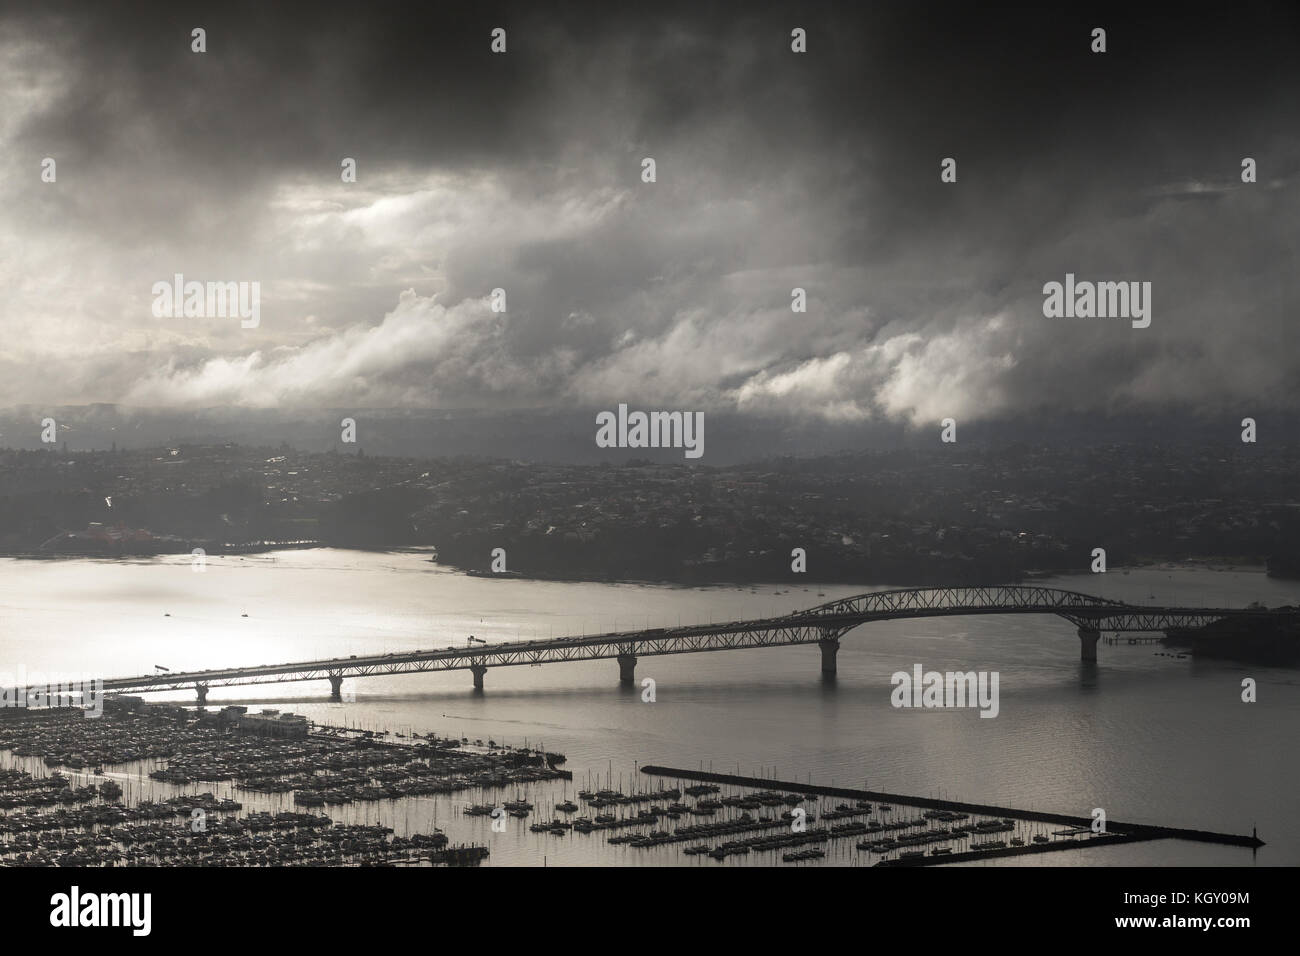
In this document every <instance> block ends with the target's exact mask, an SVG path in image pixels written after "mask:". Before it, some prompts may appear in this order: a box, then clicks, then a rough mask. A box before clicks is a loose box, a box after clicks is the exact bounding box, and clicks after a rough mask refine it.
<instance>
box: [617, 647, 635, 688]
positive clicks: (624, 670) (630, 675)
mask: <svg viewBox="0 0 1300 956" xmlns="http://www.w3.org/2000/svg"><path fill="white" fill-rule="evenodd" d="M618 682H619V683H620V684H628V685H631V684H635V683H636V655H635V654H620V655H618Z"/></svg>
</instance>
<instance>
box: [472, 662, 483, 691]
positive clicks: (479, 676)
mask: <svg viewBox="0 0 1300 956" xmlns="http://www.w3.org/2000/svg"><path fill="white" fill-rule="evenodd" d="M469 672H470V673H471V674H473V675H474V689H475V690H476V691H480V692H481V691H482V690H483V675H484V674H486V673H487V665H486V664H470V665H469Z"/></svg>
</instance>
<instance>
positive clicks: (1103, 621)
mask: <svg viewBox="0 0 1300 956" xmlns="http://www.w3.org/2000/svg"><path fill="white" fill-rule="evenodd" d="M967 614H1055V615H1056V616H1057V617H1062V618H1065V619H1066V620H1067V621H1069V622H1070V623H1072V624H1073V625H1075V627H1076V628H1077V632H1078V637H1079V647H1080V654H1081V657H1082V659H1083V660H1085V661H1095V660H1096V659H1097V643H1098V641H1099V639H1100V638H1101V636H1102V634H1103V633H1106V634H1120V633H1131V634H1160V633H1162V632H1167V631H1169V630H1171V629H1182V628H1198V627H1202V626H1204V625H1206V624H1209V623H1212V622H1214V621H1220V620H1224V619H1227V618H1247V619H1256V620H1261V621H1269V620H1271V621H1276V620H1278V619H1297V618H1300V612H1297V611H1295V610H1290V609H1280V610H1268V609H1261V608H1244V609H1243V608H1198V607H1146V606H1138V605H1132V604H1126V603H1124V602H1122V601H1112V600H1109V599H1106V598H1100V597H1095V596H1093V595H1090V594H1081V593H1079V592H1077V591H1066V590H1061V589H1059V588H1047V587H1034V586H1021V585H1008V586H999V587H948V588H900V589H896V590H890V591H873V592H870V593H867V594H859V595H857V596H855V597H849V598H843V599H840V600H836V601H830V602H828V603H826V604H820V605H818V606H816V607H812V608H808V609H807V610H804V611H796V612H794V613H791V614H787V615H784V616H780V617H767V618H757V619H752V620H740V621H728V622H723V623H711V624H698V625H691V626H685V627H665V628H650V629H646V630H634V631H615V632H610V633H604V634H593V635H583V636H581V637H558V638H549V639H546V640H530V641H518V642H514V643H496V644H485V643H482V642H478V643H475V642H474V641H471V642H470V644H469V646H466V647H454V648H443V649H440V650H424V651H400V652H397V653H392V654H385V655H382V656H379V655H358V656H353V657H347V658H329V659H324V660H314V661H299V662H293V663H286V664H271V665H262V666H257V667H229V668H218V669H209V670H200V671H176V672H168V673H155V674H145V675H140V676H135V677H114V678H107V679H105V680H104V691H105V692H110V693H120V692H127V691H130V692H135V693H142V692H148V691H176V690H186V689H192V690H194V691H195V693H196V694H197V695H198V699H199V702H200V703H203V702H205V701H206V699H207V694H208V690H209V689H210V688H212V687H233V686H239V685H245V684H278V683H285V682H290V681H329V683H330V688H331V691H332V696H333V697H334V698H335V699H339V697H340V689H341V687H342V683H343V681H344V679H345V678H356V677H372V676H375V675H380V674H412V673H420V672H423V671H446V670H468V671H469V672H470V673H471V674H472V675H473V679H474V686H475V687H476V688H478V689H482V687H483V678H484V675H485V674H486V673H487V671H488V668H490V667H508V666H511V665H520V664H530V665H538V664H553V663H562V662H566V661H589V660H599V659H605V658H609V659H613V660H617V661H618V667H619V678H620V680H622V681H623V682H624V683H629V684H630V683H633V681H634V675H635V670H636V662H637V658H639V657H650V656H654V655H660V654H693V653H702V652H706V651H730V650H740V649H744V648H756V647H779V646H783V645H790V644H816V645H817V646H818V647H819V648H820V650H821V669H822V672H823V673H824V674H834V673H835V670H836V656H837V654H838V652H839V647H840V639H841V638H842V637H843V636H844V635H845V634H847V633H848V632H849V631H852V630H853V629H854V628H857V627H858V626H860V625H862V624H868V623H870V622H872V621H895V620H902V619H907V618H922V617H948V616H957V615H967Z"/></svg>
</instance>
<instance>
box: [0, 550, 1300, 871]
mask: <svg viewBox="0 0 1300 956" xmlns="http://www.w3.org/2000/svg"><path fill="white" fill-rule="evenodd" d="M1043 583H1046V584H1049V585H1052V586H1056V587H1065V588H1071V589H1074V590H1080V591H1086V592H1089V593H1093V594H1098V595H1102V596H1106V597H1113V598H1119V599H1123V600H1126V601H1131V602H1134V603H1138V604H1182V605H1199V606H1243V605H1245V604H1246V603H1249V602H1250V601H1256V600H1258V601H1262V602H1263V603H1265V604H1268V605H1277V604H1283V603H1291V604H1297V603H1300V582H1285V581H1278V580H1274V579H1270V578H1267V577H1266V576H1265V575H1264V574H1263V573H1262V571H1258V570H1210V569H1201V568H1198V569H1187V568H1149V569H1137V570H1133V571H1131V572H1129V573H1124V572H1122V571H1120V570H1112V571H1111V572H1110V573H1108V574H1104V575H1080V576H1077V577H1068V578H1058V579H1054V580H1050V581H1046V582H1043ZM881 587H885V585H881ZM872 589H873V588H870V587H865V586H864V587H832V586H818V585H816V584H808V585H800V586H794V587H787V586H763V587H749V586H745V587H735V586H732V587H714V588H697V589H690V588H672V587H665V586H659V585H635V584H618V585H609V584H579V583H561V582H538V581H528V580H521V579H510V580H493V579H487V578H473V577H467V576H465V575H461V574H458V573H455V572H453V571H450V570H448V569H446V568H440V567H438V566H437V565H435V564H433V563H432V562H430V560H429V557H428V555H426V554H419V553H400V554H372V553H364V552H348V551H334V550H318V551H295V552H284V553H279V554H271V555H260V556H244V557H231V558H224V559H218V558H209V559H208V561H207V565H206V569H205V570H204V571H203V572H201V573H196V572H195V571H193V570H192V566H191V563H190V560H189V559H188V558H177V557H169V558H157V559H149V560H138V561H97V560H53V561H24V560H14V559H5V560H0V615H3V625H2V628H0V671H9V672H14V671H16V670H17V668H19V667H23V668H25V669H26V670H27V671H28V672H29V673H30V672H32V671H46V672H54V671H57V672H64V673H78V674H81V673H86V672H92V673H97V674H103V675H117V674H128V673H147V672H151V671H152V670H153V669H154V666H155V665H162V666H164V667H168V668H171V669H173V670H179V669H188V668H198V667H209V666H217V665H236V664H262V663H274V662H280V661H292V660H305V659H311V658H317V657H325V656H347V655H349V654H360V653H363V652H364V653H386V652H389V651H400V650H405V649H413V648H428V647H446V646H449V645H452V644H459V645H463V644H464V643H465V640H466V638H467V637H468V636H469V635H470V634H473V635H475V636H477V637H479V638H483V639H486V640H488V641H489V642H495V641H499V640H521V639H527V638H530V637H549V636H552V635H554V636H560V635H564V634H570V633H583V632H586V633H592V632H596V631H606V630H613V629H616V628H618V629H628V628H634V627H661V626H670V625H675V624H677V623H683V624H686V623H696V622H707V621H709V620H710V619H712V620H731V619H736V618H743V617H759V616H764V615H768V614H774V613H786V612H789V611H791V610H794V609H798V608H803V607H808V606H811V605H813V604H817V603H820V602H822V601H826V600H830V599H832V598H836V597H841V596H846V595H849V594H853V593H858V592H861V591H865V590H872ZM244 615H247V616H246V617H245V616H244ZM1162 650H1163V649H1162V648H1161V647H1160V646H1159V645H1155V646H1152V645H1136V646H1129V645H1126V644H1122V643H1121V644H1118V645H1114V646H1110V645H1106V644H1103V645H1102V646H1100V647H1099V648H1098V655H1099V658H1100V660H1099V665H1098V666H1097V667H1096V668H1095V669H1093V668H1090V667H1089V666H1087V665H1084V664H1081V662H1080V661H1079V644H1078V639H1077V637H1076V635H1075V631H1074V628H1073V627H1072V626H1071V625H1070V624H1068V623H1067V622H1065V621H1063V620H1059V619H1057V618H1054V617H1039V616H1023V617H1018V616H994V617H953V618H932V619H923V620H915V621H900V622H887V623H879V624H871V625H866V626H863V627H860V628H858V629H856V630H855V631H852V632H850V633H849V634H848V635H846V636H845V637H844V639H843V641H842V648H841V650H840V653H839V675H838V678H837V679H836V680H835V681H834V682H833V683H829V684H828V683H825V682H824V681H823V680H822V677H821V674H820V655H819V653H818V650H817V649H816V648H815V647H780V648H768V649H756V650H745V651H727V652H721V653H705V654H691V655H680V656H667V657H646V658H642V659H641V660H640V662H639V663H638V665H637V671H636V676H637V680H638V682H640V681H641V680H643V679H644V678H652V679H653V680H654V681H655V701H654V702H653V703H647V702H644V701H643V699H642V693H643V692H642V689H641V688H640V687H639V686H638V687H636V688H631V689H629V688H623V687H620V686H619V684H618V668H617V665H616V663H615V662H613V661H596V662H589V663H578V664H548V665H545V666H542V667H528V666H518V667H502V668H494V669H491V670H489V671H488V674H487V678H486V692H485V693H484V694H482V695H476V694H474V692H473V690H472V684H471V679H470V675H469V674H468V672H464V671H453V672H448V673H439V674H410V675H398V676H390V677H372V678H364V679H360V680H357V681H356V682H355V683H353V684H352V686H351V687H348V686H347V685H345V691H347V690H351V691H352V692H354V693H355V698H356V699H355V701H354V702H349V703H331V702H329V700H328V693H329V688H328V685H326V684H325V683H323V682H321V683H300V684H282V685H270V686H266V687H258V688H214V689H213V690H212V692H211V695H210V698H209V703H210V704H217V705H220V704H222V703H224V702H227V701H237V702H240V703H246V704H249V706H250V709H251V710H257V709H259V706H262V705H264V706H267V707H278V708H280V709H283V710H292V711H293V712H295V713H301V714H305V715H307V716H308V717H310V718H311V719H312V720H314V721H318V722H322V723H330V724H348V725H351V726H361V727H368V728H372V729H376V730H380V729H385V730H392V731H398V732H403V733H408V734H409V733H412V732H418V733H428V732H436V733H439V734H443V735H456V736H463V737H466V738H469V740H470V741H471V742H472V741H474V740H483V741H485V742H486V741H488V740H495V741H497V742H504V743H508V744H512V745H523V744H524V743H525V742H527V743H528V744H529V745H530V746H544V748H545V749H546V750H548V751H558V752H561V753H564V754H566V755H567V758H568V762H567V763H566V764H565V765H564V766H565V767H566V768H567V769H569V770H571V771H572V772H573V774H574V782H573V783H572V784H569V785H567V787H566V786H564V785H563V784H561V783H558V782H555V783H548V784H541V785H536V786H535V787H534V789H533V790H531V791H530V792H529V793H527V794H526V796H527V798H528V799H529V800H531V801H532V802H533V803H535V804H537V806H538V808H539V810H538V812H537V813H535V814H534V816H533V817H531V818H530V819H528V820H516V819H510V820H508V822H507V831H506V832H505V833H493V832H492V831H491V822H490V820H488V819H486V818H470V817H465V816H464V815H463V813H462V809H463V807H464V805H465V804H467V803H471V802H480V801H491V800H493V799H497V800H499V799H509V798H510V796H513V795H502V794H500V793H496V794H477V793H465V794H453V795H450V796H447V797H437V798H415V799H408V800H403V801H380V802H378V803H370V804H364V805H349V806H346V807H342V808H333V809H332V810H331V815H332V816H335V817H336V818H338V819H340V820H342V821H346V822H383V823H385V824H387V825H390V826H393V827H394V829H396V830H397V831H398V832H402V833H406V832H418V831H420V830H426V831H427V830H428V829H429V828H430V827H432V826H435V825H436V826H438V827H441V828H442V829H444V830H445V831H446V832H447V833H448V835H449V836H450V837H451V839H452V841H453V842H454V843H461V842H476V843H486V844H487V845H489V846H490V848H491V854H492V855H491V857H490V859H489V860H488V865H492V864H497V865H501V864H526V865H534V864H535V865H541V864H542V863H543V862H547V863H550V864H552V865H554V864H586V865H594V864H613V863H617V864H627V865H635V864H659V865H663V864H677V863H680V864H682V865H704V866H716V865H753V864H755V863H764V862H767V863H770V862H772V860H771V858H770V857H769V858H766V859H764V858H763V857H736V858H728V860H727V861H726V862H725V863H724V864H719V863H716V862H714V861H713V860H710V859H708V858H706V857H691V856H684V855H682V854H681V848H680V847H660V848H654V849H634V848H629V847H622V846H609V845H607V844H606V842H605V839H604V837H603V836H602V835H601V834H599V833H595V834H589V835H585V836H584V835H579V834H569V835H567V836H554V835H550V834H544V833H543V834H535V833H531V832H529V830H528V824H529V823H531V822H535V821H538V820H546V819H549V818H550V817H551V815H552V814H551V813H550V812H549V808H550V806H551V805H552V804H554V803H555V802H559V801H560V800H562V799H564V795H565V794H566V793H567V795H568V796H570V797H572V796H573V795H574V792H575V790H576V789H578V788H580V787H583V786H585V785H586V784H587V782H588V781H589V780H590V782H591V783H592V785H593V789H595V788H596V787H597V786H604V785H606V784H607V783H610V782H611V780H612V786H613V787H614V788H616V789H622V790H624V791H628V790H630V789H631V788H633V787H637V788H642V789H644V788H647V787H650V786H652V785H657V784H656V783H655V782H652V781H650V780H649V779H647V778H645V777H644V775H642V774H639V773H638V772H637V767H638V766H639V765H644V764H647V763H652V764H660V765H665V766H675V767H703V768H704V769H706V770H707V769H713V770H716V771H718V772H726V773H741V774H746V775H752V776H767V777H773V776H775V777H776V778H778V779H783V780H791V779H797V780H809V779H811V781H812V782H814V783H821V784H828V785H830V784H834V785H838V786H846V787H866V788H869V789H874V790H885V791H892V792H896V793H911V794H916V795H921V796H924V795H933V796H942V797H944V798H948V799H953V800H966V801H971V802H981V803H989V804H997V805H1006V806H1017V807H1023V808H1032V809H1037V810H1044V811H1052V812H1059V813H1065V814H1077V815H1088V814H1090V813H1091V812H1092V810H1093V809H1094V808H1097V807H1100V808H1104V809H1105V811H1106V813H1107V815H1108V816H1109V817H1110V818H1111V819H1115V820H1124V821H1129V822H1139V823H1153V824H1161V825H1167V826H1175V827H1186V828H1199V829H1210V830H1225V831H1231V832H1244V833H1249V832H1250V830H1251V828H1252V827H1253V826H1257V827H1258V830H1259V835H1260V837H1261V838H1262V839H1264V840H1265V841H1267V845H1266V846H1265V847H1264V848H1262V849H1261V850H1259V851H1258V854H1257V855H1252V853H1251V852H1250V851H1248V850H1242V849H1238V848H1232V847H1221V846H1213V845H1204V844H1191V843H1181V842H1172V841H1156V842H1151V843H1140V844H1133V845H1126V846H1112V847H1098V848H1095V849H1090V850H1079V851H1075V852H1070V853H1060V854H1052V855H1051V859H1050V863H1051V864H1052V865H1091V864H1117V865H1124V864H1167V865H1226V866H1234V865H1251V864H1257V865H1292V866H1293V865H1298V864H1300V820H1298V819H1297V816H1296V813H1295V800H1294V795H1295V794H1296V793H1297V792H1298V790H1300V761H1297V760H1296V759H1295V743H1294V741H1295V740H1296V737H1297V732H1298V731H1300V670H1296V669H1291V668H1267V667H1258V666H1250V665H1245V664H1238V663H1232V662H1215V661H1204V660H1196V659H1193V658H1191V657H1184V658H1178V657H1175V656H1169V655H1167V654H1163V653H1161V652H1162ZM915 664H921V665H922V666H923V667H924V668H925V669H926V670H938V671H947V670H963V671H967V670H987V671H997V672H998V673H999V674H1000V697H1001V700H1000V709H999V713H998V716H997V717H996V718H995V719H982V718H980V717H979V713H978V711H977V710H974V709H968V710H922V709H895V708H893V707H892V706H891V704H890V693H891V690H892V686H891V683H890V676H891V675H892V674H893V673H894V672H896V671H899V670H905V671H911V669H912V668H913V666H914V665H915ZM1245 677H1252V678H1254V679H1255V680H1256V681H1257V683H1258V702H1257V703H1254V704H1246V703H1243V702H1242V701H1241V682H1242V679H1243V678H1245ZM175 696H176V697H177V699H182V700H189V699H191V695H189V694H181V695H175ZM0 764H3V765H4V766H15V765H21V766H24V767H29V768H30V769H35V768H31V767H30V765H29V764H28V763H25V762H24V763H18V762H16V761H15V760H14V758H12V757H9V756H6V757H4V758H3V760H0ZM125 769H126V772H124V773H119V774H118V777H119V779H121V780H122V782H123V783H124V785H126V786H128V787H135V788H138V790H139V792H140V793H143V794H146V795H147V794H153V795H154V796H156V797H163V796H167V795H169V794H170V793H173V792H176V791H174V790H172V789H169V788H168V787H167V785H163V784H157V783H155V782H152V781H150V780H149V779H148V776H147V770H148V768H147V767H132V768H125ZM40 772H42V773H44V772H47V771H45V770H44V768H40ZM110 776H113V774H111V773H110ZM189 789H190V790H194V789H198V790H213V791H214V792H216V793H218V794H219V795H222V794H226V793H229V792H231V791H229V789H228V785H222V786H209V785H200V786H199V787H197V788H195V787H191V788H189ZM234 795H235V796H236V798H238V799H241V800H243V801H244V802H245V803H246V804H247V805H249V806H251V807H254V808H260V807H262V806H265V807H267V808H275V807H279V808H281V809H285V808H292V805H291V802H290V800H289V798H288V796H287V795H281V796H277V797H265V798H257V799H250V795H248V794H244V793H236V794H234ZM259 801H264V802H259ZM844 842H845V846H844V848H843V849H834V848H832V849H828V853H827V857H826V859H825V860H824V861H821V862H822V864H823V865H855V864H862V863H867V862H873V861H872V860H870V858H868V857H866V856H865V855H864V854H858V853H856V852H855V851H854V850H853V848H852V841H844ZM1042 862H1043V860H1041V859H1037V858H1033V857H1016V858H1010V859H1003V860H996V861H993V860H990V861H985V862H981V863H979V864H972V865H1039V864H1040V863H1042Z"/></svg>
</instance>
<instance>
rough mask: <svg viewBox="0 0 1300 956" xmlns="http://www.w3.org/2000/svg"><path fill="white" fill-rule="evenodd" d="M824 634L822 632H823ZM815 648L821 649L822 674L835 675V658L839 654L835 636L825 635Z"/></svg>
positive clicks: (838, 645) (838, 640)
mask: <svg viewBox="0 0 1300 956" xmlns="http://www.w3.org/2000/svg"><path fill="white" fill-rule="evenodd" d="M823 633H824V632H823ZM817 646H818V647H820V648H821V649H822V673H823V674H830V675H831V676H834V675H835V658H836V656H837V655H838V654H839V652H840V639H839V637H838V636H837V635H834V634H826V633H824V636H823V637H822V639H821V640H820V641H818V642H817Z"/></svg>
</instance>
